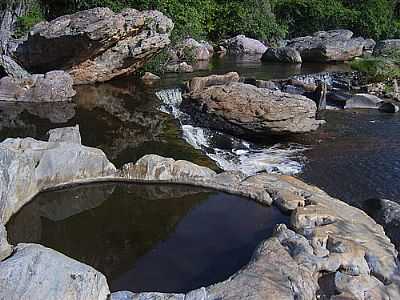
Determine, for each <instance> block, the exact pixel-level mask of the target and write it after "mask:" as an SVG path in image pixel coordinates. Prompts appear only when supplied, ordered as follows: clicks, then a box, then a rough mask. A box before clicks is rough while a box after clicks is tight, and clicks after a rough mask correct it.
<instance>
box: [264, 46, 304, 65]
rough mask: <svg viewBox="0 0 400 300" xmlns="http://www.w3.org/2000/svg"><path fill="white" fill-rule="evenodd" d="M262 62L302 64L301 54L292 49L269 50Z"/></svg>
mask: <svg viewBox="0 0 400 300" xmlns="http://www.w3.org/2000/svg"><path fill="white" fill-rule="evenodd" d="M261 60H262V61H265V62H282V63H293V64H301V63H302V59H301V56H300V53H299V52H298V51H297V50H296V49H294V48H290V47H284V48H268V49H267V51H266V52H265V53H264V54H263V56H262V58H261Z"/></svg>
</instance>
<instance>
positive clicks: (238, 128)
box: [182, 82, 323, 138]
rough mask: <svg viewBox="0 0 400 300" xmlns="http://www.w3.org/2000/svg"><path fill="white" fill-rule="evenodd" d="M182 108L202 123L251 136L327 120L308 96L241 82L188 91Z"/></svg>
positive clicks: (308, 127) (291, 130)
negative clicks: (319, 116) (320, 115)
mask: <svg viewBox="0 0 400 300" xmlns="http://www.w3.org/2000/svg"><path fill="white" fill-rule="evenodd" d="M182 109H184V110H185V111H187V112H188V113H190V114H191V115H192V116H193V118H194V120H195V122H196V123H197V124H199V125H200V126H205V127H209V128H213V129H216V130H220V131H225V132H228V133H230V134H232V135H235V136H246V137H247V138H248V137H257V136H264V137H265V135H266V134H269V135H287V134H294V133H305V132H309V131H313V130H316V129H317V128H318V127H319V126H320V125H321V124H322V123H323V121H318V120H316V119H315V115H316V111H317V107H316V104H315V103H314V102H313V101H312V100H310V99H308V98H306V97H303V96H299V95H291V94H287V93H282V92H279V91H272V90H268V89H260V88H257V87H255V86H253V85H248V84H244V83H237V82H233V83H230V84H226V85H214V86H210V87H207V88H205V89H203V90H199V91H194V92H192V93H189V94H186V95H184V101H183V103H182Z"/></svg>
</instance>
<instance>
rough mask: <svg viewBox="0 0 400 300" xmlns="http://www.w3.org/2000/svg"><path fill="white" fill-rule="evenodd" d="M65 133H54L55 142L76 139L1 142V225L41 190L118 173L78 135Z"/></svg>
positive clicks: (101, 154) (9, 140)
mask: <svg viewBox="0 0 400 300" xmlns="http://www.w3.org/2000/svg"><path fill="white" fill-rule="evenodd" d="M62 131H63V132H62V133H57V131H53V132H52V134H51V136H52V139H53V140H57V139H65V138H66V136H69V137H68V139H69V138H70V137H71V136H73V140H69V141H60V140H58V141H57V142H41V141H37V140H34V139H31V138H25V139H7V140H5V141H4V142H2V143H0V185H1V186H2V187H4V188H2V190H1V194H0V223H3V224H5V223H6V222H7V221H8V220H9V219H10V217H11V216H12V215H13V214H14V213H16V212H17V211H18V210H19V209H20V208H21V207H22V206H23V205H25V204H26V203H27V202H29V201H30V200H31V198H32V197H33V196H35V195H36V194H37V193H38V192H39V191H42V190H44V189H47V188H50V187H54V186H56V185H62V184H68V183H72V182H76V181H82V180H90V179H93V178H101V177H107V176H110V175H113V174H114V173H115V171H116V169H115V167H114V165H113V164H112V163H110V162H109V161H108V159H107V158H106V156H105V154H104V153H103V151H101V150H99V149H95V148H89V147H84V146H82V145H80V144H78V143H77V141H78V140H79V139H78V138H77V137H76V134H68V135H66V134H65V130H62ZM68 131H69V130H68ZM72 132H73V131H72ZM60 137H62V138H60Z"/></svg>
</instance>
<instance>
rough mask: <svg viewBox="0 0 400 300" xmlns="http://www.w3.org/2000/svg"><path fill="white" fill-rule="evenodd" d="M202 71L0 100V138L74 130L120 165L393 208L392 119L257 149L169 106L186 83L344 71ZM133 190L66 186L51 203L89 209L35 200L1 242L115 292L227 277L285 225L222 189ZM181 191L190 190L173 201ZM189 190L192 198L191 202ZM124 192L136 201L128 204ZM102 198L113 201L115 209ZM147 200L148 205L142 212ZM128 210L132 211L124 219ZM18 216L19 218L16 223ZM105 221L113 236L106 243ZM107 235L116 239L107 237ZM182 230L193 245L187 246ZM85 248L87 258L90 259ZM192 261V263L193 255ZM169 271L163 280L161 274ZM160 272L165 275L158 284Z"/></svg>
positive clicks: (214, 67)
mask: <svg viewBox="0 0 400 300" xmlns="http://www.w3.org/2000/svg"><path fill="white" fill-rule="evenodd" d="M200 67H202V68H203V70H201V71H197V72H196V73H194V74H183V75H176V74H168V75H165V76H164V78H163V79H162V80H161V82H159V83H158V84H157V85H155V86H153V87H145V86H143V85H142V84H141V83H140V82H139V81H138V80H136V79H135V78H125V79H119V80H115V81H113V82H109V83H105V84H98V85H92V86H80V87H77V92H78V93H77V96H76V97H75V98H74V101H73V103H52V104H36V103H34V104H21V103H19V104H15V103H14V104H13V103H0V116H1V119H0V140H3V139H5V138H9V137H27V136H29V137H33V138H37V139H44V140H45V139H46V138H47V137H46V132H47V131H48V130H49V129H51V128H56V127H63V126H73V125H76V124H79V126H80V131H81V135H82V142H83V144H84V145H87V146H92V147H98V148H100V149H102V150H103V151H104V152H105V153H106V154H107V156H108V157H109V159H110V160H111V161H112V162H113V163H115V164H116V165H117V166H118V167H119V166H121V165H123V164H124V163H126V162H132V161H136V160H137V159H139V158H140V157H142V156H143V155H145V154H150V153H154V154H159V155H162V156H166V157H173V158H175V159H185V160H189V161H192V162H195V163H197V164H200V165H205V166H208V167H211V168H213V169H215V170H221V169H225V170H237V169H239V170H242V171H244V172H246V173H248V174H253V173H256V172H258V171H265V170H266V171H268V172H272V173H284V174H293V175H296V176H298V177H300V178H302V179H304V180H305V181H306V182H308V183H311V184H315V185H317V186H318V187H320V188H322V189H324V190H326V191H327V192H328V193H330V194H331V195H333V196H335V197H338V198H340V199H343V200H344V201H346V202H348V203H351V204H353V205H356V206H359V207H363V203H364V201H365V200H367V199H369V198H375V197H381V198H387V199H390V200H393V201H396V202H398V203H400V187H399V184H398V183H399V179H400V138H399V135H398V132H399V129H400V126H399V124H400V115H399V114H394V115H389V114H383V113H380V112H378V111H374V110H359V111H343V110H338V111H326V112H324V113H322V114H321V115H320V116H319V117H320V118H322V119H325V120H326V121H327V124H326V125H325V126H324V127H322V128H321V129H320V130H318V131H317V132H315V133H312V134H309V135H307V136H305V137H304V138H302V139H300V140H297V141H296V143H293V142H288V141H281V142H280V143H275V144H271V143H267V142H265V143H262V142H260V143H258V144H254V143H251V142H248V141H246V140H241V139H236V138H233V137H231V136H228V135H226V134H222V133H218V132H215V131H209V130H206V129H203V128H198V127H196V124H192V123H191V122H190V118H188V117H187V116H185V115H184V114H182V113H181V112H180V111H179V109H178V108H177V104H179V101H178V100H179V95H180V90H179V88H180V87H182V84H183V83H184V81H185V80H188V79H190V78H191V77H193V76H203V75H208V74H223V73H226V72H229V71H237V72H239V73H240V74H241V75H242V76H244V77H253V78H257V79H263V80H268V79H273V78H286V77H288V76H292V75H296V74H310V73H316V72H323V71H348V70H349V68H348V66H346V65H320V64H303V65H302V66H301V67H299V66H292V65H282V64H262V63H260V62H259V60H258V59H257V58H256V59H254V58H244V59H243V58H241V59H238V58H229V57H227V58H224V59H216V60H213V61H212V62H210V63H209V64H206V65H205V66H204V65H203V66H200ZM177 101H178V102H177ZM153 188H154V187H153ZM137 189H138V187H136V192H134V191H133V190H132V189H129V188H127V187H120V186H115V185H111V186H107V185H103V188H101V189H97V188H94V189H93V188H83V190H78V191H76V190H71V191H63V192H60V193H61V194H60V195H58V196H57V197H55V198H61V199H73V198H74V197H75V196H76V197H77V198H76V199H77V201H78V203H80V202H79V199H81V200H82V199H83V200H82V201H83V202H85V203H86V204H85V205H88V207H87V208H85V209H84V210H81V209H80V207H79V205H78V206H77V207H75V206H73V207H72V208H71V207H70V208H69V209H73V208H74V207H75V208H76V209H77V210H76V211H75V212H71V214H70V215H68V214H67V215H65V213H66V212H62V211H60V210H54V211H52V213H53V214H56V215H55V216H53V215H51V216H50V217H49V216H47V215H46V214H47V213H48V212H46V210H45V209H44V208H43V207H42V208H40V205H41V204H40V203H47V202H46V201H49V197H48V196H40V197H39V198H40V199H41V200H39V201H34V202H32V204H29V205H28V206H26V207H25V208H24V210H23V211H22V212H21V213H20V214H18V215H17V217H16V218H14V219H13V221H12V223H10V224H9V225H8V226H9V230H10V236H11V238H12V239H14V241H19V242H20V241H25V242H28V241H31V239H29V238H27V237H35V238H36V240H35V241H36V242H40V243H43V244H45V245H47V246H50V247H53V248H55V249H57V250H60V251H61V252H64V253H66V254H68V255H70V256H72V257H75V258H77V259H78V260H80V261H83V262H87V263H89V264H90V265H92V266H95V267H96V268H98V269H99V270H101V271H102V272H104V273H105V274H106V275H107V276H108V277H109V278H111V287H112V289H113V290H117V289H130V290H134V291H150V290H153V291H154V290H162V291H165V292H168V291H174V292H176V291H185V290H188V289H191V288H195V287H197V286H200V285H207V284H209V283H213V282H216V281H219V280H223V279H225V278H226V277H227V276H229V275H230V274H232V273H234V272H235V271H237V269H238V268H240V267H241V266H242V265H243V264H245V263H246V262H247V261H248V259H249V256H250V255H251V253H252V251H253V250H254V247H255V245H256V244H257V243H258V242H259V241H260V240H261V239H264V238H266V237H267V236H269V235H270V234H271V231H272V227H273V226H274V225H275V224H276V223H278V222H286V220H287V219H285V217H283V216H282V215H281V214H280V213H278V212H277V211H276V210H274V209H266V208H263V209H260V206H258V205H256V204H255V203H252V204H250V203H251V202H249V201H245V200H244V199H241V198H238V197H232V196H227V195H225V194H223V193H215V192H211V193H210V192H203V193H197V192H196V193H195V191H194V190H189V191H187V190H186V189H172V191H171V190H169V192H167V194H168V195H169V196H168V197H169V198H168V201H165V200H162V199H158V198H157V197H155V195H156V194H160V193H161V192H160V191H157V192H154V191H153V192H152V191H143V190H140V189H143V187H142V188H139V192H138V190H137ZM104 190H105V191H104ZM134 190H135V189H134ZM185 191H186V192H187V193H188V194H186V195H181V196H182V197H180V196H179V197H178V196H177V195H179V193H181V192H185ZM74 193H75V194H74ZM96 193H97V194H96ZM99 193H100V194H99ZM193 193H194V194H196V195H197V196H196V197H193V196H192V194H193ZM144 194H145V195H147V196H146V197H144V196H143V195H144ZM61 195H62V196H61ZM74 195H75V196H74ZM82 195H83V196H82ZM104 195H107V197H105V196H104ZM129 195H130V196H129ZM138 195H139V196H138ZM149 195H151V196H149ZM161 195H163V193H161ZM188 195H190V196H188ZM50 196H51V197H53V198H54V195H52V194H50ZM46 197H47V198H46ZM51 197H50V198H51ZM132 197H133V198H134V199H136V198H137V199H139V200H138V201H133V202H132V201H131V200H132ZM105 198H106V199H109V198H112V199H114V202H115V203H113V201H109V200H107V201H106V200H104V199H105ZM43 199H44V200H43ZM46 199H47V200H46ZM102 199H103V200H104V201H102ZM149 199H152V200H154V201H153V202H150V203H151V206H149V203H148V200H149ZM60 201H61V200H60ZM96 201H100V202H99V203H97V202H96ZM130 201H131V202H132V203H130ZM93 202H94V203H93ZM228 202H229V204H228ZM35 203H36V204H35ZM49 203H51V202H49ZM65 203H69V202H68V200H66V202H65ZM135 203H136V204H135ZM138 203H139V204H138ZM153 204H154V205H153ZM52 205H54V204H45V205H44V207H47V206H48V207H52ZM69 205H70V203H69V204H68V205H66V207H69ZM137 205H138V206H137ZM42 206H43V205H42ZM38 207H39V208H40V209H39V208H38ZM60 207H63V206H62V204H60ZM145 207H150V210H147V208H146V209H145ZM53 208H54V206H53ZM110 211H111V212H112V213H111V216H110V215H109V212H110ZM67 212H68V210H67ZM126 212H135V213H136V214H135V216H134V217H132V215H131V214H127V213H126ZM58 213H59V215H58V216H57V214H58ZM164 213H165V218H164V215H163V214H164ZM125 214H126V216H125ZM160 214H161V215H163V217H162V218H161V219H160ZM21 215H25V216H26V217H24V218H21V217H18V216H21ZM38 216H39V217H38ZM108 218H111V219H110V220H109V219H108ZM134 219H137V220H143V222H142V221H134ZM18 220H19V221H18ZM121 221H122V223H121ZM29 222H31V223H29ZM18 224H19V225H18ZM21 224H22V225H21ZM199 224H200V225H199ZM108 226H110V230H109V233H110V234H109V235H107V236H103V233H104V232H107V231H106V229H107V227H108ZM82 228H84V230H82ZM214 229H215V235H214V238H212V237H210V234H211V233H213V230H214ZM141 230H142V231H141ZM77 232H78V233H79V234H77ZM96 232H97V234H96ZM116 232H119V233H120V235H115V233H116ZM188 232H189V233H190V234H189V235H191V234H194V235H195V237H196V240H193V239H190V236H188ZM235 232H236V233H238V234H237V236H235V234H234V233H235ZM228 233H229V234H228ZM124 234H126V235H124ZM75 235H76V236H75ZM113 235H114V236H115V237H116V238H115V239H114V237H113ZM225 235H226V237H225ZM60 236H62V237H63V238H62V239H60ZM132 236H135V239H138V240H134V239H133V238H132ZM223 236H224V238H223V239H220V237H223ZM246 236H247V237H248V238H246ZM117 237H118V238H117ZM208 239H210V242H208ZM230 239H233V240H230ZM81 241H83V242H81ZM199 241H203V242H206V241H207V243H206V245H202V246H204V248H201V249H200V250H199V248H198V246H194V247H190V245H192V244H193V245H199V244H197V243H198V242H199ZM104 243H106V244H107V243H108V244H107V246H106V247H103V246H102V245H105V244H104ZM209 243H210V244H209ZM200 244H201V243H200ZM77 245H79V247H78V246H77ZM94 245H95V247H94ZM224 245H229V247H225V248H224ZM231 245H238V247H237V248H236V247H233V248H232V247H231ZM214 247H215V249H214ZM186 248H187V250H186ZM93 249H96V251H97V252H96V251H94V250H93ZM197 250H199V252H200V253H197ZM93 251H94V252H95V255H91V256H88V253H92V252H93ZM107 251H109V252H107ZM229 251H232V253H230V252H229ZM174 252H176V253H175V254H176V255H177V256H176V255H175V254H174ZM174 255H175V256H174ZM196 255H199V256H197V258H196V259H192V257H196ZM232 257H234V259H231V258H232ZM226 258H229V259H226ZM177 259H182V264H176V265H177V266H179V267H181V269H174V270H171V265H174V264H175V263H176V260H177ZM155 263H156V264H157V266H155V265H154V264H155ZM203 265H204V268H203V267H202V266H203ZM108 266H109V267H108ZM156 267H157V268H160V273H159V274H155V273H151V272H148V273H146V270H147V269H148V270H155V269H156ZM218 270H220V272H218ZM167 271H170V272H171V274H169V275H168V276H167V277H166V276H161V275H163V274H164V273H163V272H167ZM138 274H141V275H143V277H141V278H143V280H138V281H135V282H136V283H135V284H133V283H132V282H133V280H132V278H139V277H140V276H138ZM195 274H197V275H198V274H200V275H199V276H198V277H196V276H197V275H195ZM161 277H163V278H164V279H165V278H168V279H169V280H168V281H166V280H164V281H163V280H162V278H161ZM183 278H185V280H183ZM186 279H187V280H186ZM153 283H154V284H153ZM158 287H160V288H158Z"/></svg>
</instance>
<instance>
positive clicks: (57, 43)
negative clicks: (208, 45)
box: [14, 8, 173, 84]
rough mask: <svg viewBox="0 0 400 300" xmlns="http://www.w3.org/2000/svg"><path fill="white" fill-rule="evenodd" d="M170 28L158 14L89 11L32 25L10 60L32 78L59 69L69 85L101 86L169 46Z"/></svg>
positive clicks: (166, 21) (137, 66) (128, 10)
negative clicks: (69, 80) (71, 81)
mask: <svg viewBox="0 0 400 300" xmlns="http://www.w3.org/2000/svg"><path fill="white" fill-rule="evenodd" d="M172 28H173V23H172V21H171V20H170V19H169V18H167V17H166V16H164V15H163V14H162V13H160V12H158V11H143V12H141V11H138V10H135V9H125V10H123V11H122V12H121V13H119V14H115V13H114V12H112V11H111V10H110V9H108V8H94V9H90V10H85V11H81V12H77V13H75V14H72V15H65V16H62V17H59V18H57V19H55V20H53V21H51V22H41V23H39V24H37V25H35V26H34V27H33V29H32V30H31V32H30V33H29V36H28V39H27V40H26V41H24V42H22V43H21V44H20V45H19V46H18V47H17V49H16V51H15V53H14V55H15V56H16V57H17V59H18V61H19V62H21V63H22V65H23V66H24V67H25V68H27V69H28V70H29V71H32V72H35V73H45V72H48V71H50V70H54V69H63V70H66V71H67V72H69V73H70V74H71V76H72V77H73V79H74V83H75V84H86V83H93V82H104V81H108V80H110V79H112V78H114V77H117V76H121V75H128V74H131V73H133V72H135V71H136V70H137V69H138V68H140V67H142V66H143V65H144V64H145V63H146V62H147V61H148V60H149V59H150V58H151V57H153V56H154V55H156V54H157V53H159V52H160V51H161V50H162V49H163V48H164V47H165V46H167V45H168V44H169V43H170V40H169V35H170V32H171V31H172Z"/></svg>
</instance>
